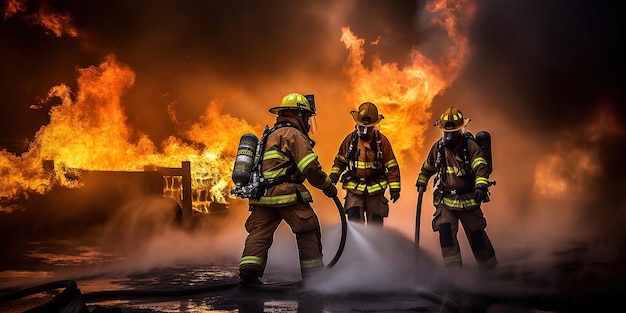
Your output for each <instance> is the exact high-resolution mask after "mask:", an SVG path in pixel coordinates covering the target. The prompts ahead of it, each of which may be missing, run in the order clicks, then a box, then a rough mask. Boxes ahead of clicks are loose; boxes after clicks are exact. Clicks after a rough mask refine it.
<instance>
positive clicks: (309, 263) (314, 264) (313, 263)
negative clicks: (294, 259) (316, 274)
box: [300, 258, 324, 269]
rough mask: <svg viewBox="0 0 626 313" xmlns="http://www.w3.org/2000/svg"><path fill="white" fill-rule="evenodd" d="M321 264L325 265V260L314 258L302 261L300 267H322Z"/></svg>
mask: <svg viewBox="0 0 626 313" xmlns="http://www.w3.org/2000/svg"><path fill="white" fill-rule="evenodd" d="M320 266H324V262H323V261H322V259H321V258H319V259H314V260H305V261H300V267H301V268H304V269H309V268H315V267H320Z"/></svg>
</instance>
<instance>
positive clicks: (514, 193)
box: [0, 0, 626, 288]
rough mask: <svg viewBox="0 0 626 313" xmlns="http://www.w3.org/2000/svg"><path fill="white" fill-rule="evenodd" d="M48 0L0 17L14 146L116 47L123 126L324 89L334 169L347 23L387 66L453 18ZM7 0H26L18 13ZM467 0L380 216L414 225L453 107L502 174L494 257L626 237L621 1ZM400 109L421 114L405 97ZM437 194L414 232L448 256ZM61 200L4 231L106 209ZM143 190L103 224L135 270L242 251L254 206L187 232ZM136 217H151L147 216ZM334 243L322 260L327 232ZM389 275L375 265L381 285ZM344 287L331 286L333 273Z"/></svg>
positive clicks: (259, 113)
mask: <svg viewBox="0 0 626 313" xmlns="http://www.w3.org/2000/svg"><path fill="white" fill-rule="evenodd" d="M41 3H43V2H41V1H5V2H4V5H5V7H4V8H5V15H4V19H3V20H1V21H0V41H1V42H2V46H3V47H11V49H2V50H0V66H1V67H2V68H3V71H2V73H0V78H1V79H2V81H3V85H2V87H1V90H2V94H3V97H4V100H3V103H2V109H3V114H0V134H1V136H0V143H1V146H2V148H5V149H7V150H8V151H9V152H14V153H16V154H20V153H22V152H24V151H26V150H27V149H28V148H29V146H28V142H29V141H30V140H32V138H33V137H34V135H35V133H36V132H37V131H38V130H39V129H40V128H41V127H42V125H46V124H47V123H48V122H49V121H50V116H49V112H50V111H51V110H52V109H53V108H54V107H58V103H54V102H51V101H49V100H45V99H46V95H47V94H48V92H49V90H50V88H51V86H57V85H60V84H65V85H67V86H68V87H69V88H68V89H69V90H77V88H76V85H77V84H78V82H76V76H77V75H78V74H77V70H76V69H85V68H89V67H91V66H94V65H97V64H101V63H102V60H103V59H105V58H106V57H107V56H109V55H114V56H115V57H116V59H117V60H119V62H120V63H121V64H125V65H128V67H130V69H131V70H132V71H133V72H134V73H135V80H134V85H133V86H132V88H130V89H129V90H128V91H127V92H126V93H125V94H124V97H123V99H121V100H120V102H121V105H122V106H123V111H124V112H123V113H124V114H125V116H127V120H126V123H127V124H128V125H129V126H130V128H132V129H135V130H138V132H140V133H142V134H144V133H145V134H147V136H148V137H149V139H150V141H151V142H156V143H160V142H163V140H164V139H166V138H169V137H170V136H171V135H172V134H175V133H177V131H179V129H178V128H179V127H181V125H193V123H194V122H196V121H198V120H200V119H201V117H202V116H204V115H205V114H204V113H205V112H207V111H208V109H207V104H210V103H214V100H215V99H226V100H224V103H226V104H225V105H223V106H222V107H220V109H221V112H222V113H224V114H230V115H232V116H234V117H236V118H239V119H241V120H244V121H247V122H248V123H249V124H250V125H253V126H257V127H258V126H264V125H266V124H271V123H273V117H272V116H271V115H270V114H267V108H268V107H270V106H274V105H277V104H278V102H279V101H280V98H281V97H282V95H284V94H286V93H289V92H294V91H297V92H302V93H315V95H316V100H317V104H318V110H319V113H318V116H317V120H318V123H319V132H318V134H316V135H315V136H314V139H315V140H316V141H317V142H318V144H317V146H316V148H315V150H316V152H317V153H318V154H319V155H320V160H321V161H322V164H323V165H324V168H325V169H328V168H330V165H331V162H332V158H333V157H334V155H335V153H336V151H337V147H338V145H339V143H340V139H341V138H340V137H342V136H343V135H344V134H346V133H347V132H349V131H351V130H352V127H353V121H352V120H351V118H350V116H349V114H348V112H349V111H350V110H352V109H354V108H355V107H356V106H357V105H358V103H351V102H352V101H353V100H352V99H353V98H351V96H354V95H350V91H351V83H352V82H351V80H350V79H349V78H348V77H346V76H345V75H344V74H345V73H344V72H343V68H344V66H345V63H346V60H347V59H348V55H349V51H347V50H346V47H345V45H344V44H343V43H342V42H341V35H342V33H341V29H342V27H350V29H351V30H352V31H353V32H354V34H355V36H357V37H358V38H360V39H363V40H364V42H366V43H367V44H365V45H364V46H363V47H364V58H363V60H362V63H363V64H362V65H363V67H364V68H365V69H369V68H370V66H371V63H372V62H373V61H374V60H376V59H378V60H380V62H381V64H382V65H388V64H395V63H397V65H399V66H398V67H399V68H403V66H404V65H406V64H408V63H410V62H412V60H413V59H412V51H413V49H417V50H419V51H421V52H422V53H423V54H424V55H425V56H427V57H429V58H431V59H437V58H438V57H440V56H441V55H443V54H444V53H445V48H442V47H444V46H445V45H442V44H441V43H442V39H441V38H446V36H445V35H443V32H444V31H443V30H441V29H440V28H439V27H434V26H433V25H432V23H429V21H430V19H429V17H430V16H428V15H427V14H425V13H426V12H425V9H424V6H425V3H423V1H397V2H389V1H384V2H383V1H364V0H361V1H356V0H354V1H297V2H295V1H294V2H288V1H278V0H272V1H262V2H259V1H229V2H224V1H220V2H216V1H205V2H202V3H195V2H194V3H193V4H191V3H190V4H180V3H176V2H175V1H151V2H150V4H149V5H146V4H145V3H141V2H129V1H121V0H119V1H117V0H116V1H88V2H87V1H55V2H54V3H50V4H49V5H43V6H42V5H40V4H41ZM9 4H11V5H16V4H17V5H16V6H11V8H12V10H8V7H7V6H8V5H9ZM475 4H476V11H475V14H474V19H473V22H472V24H471V27H470V28H469V34H470V37H469V42H468V44H469V57H470V58H469V59H468V60H467V62H466V66H465V68H464V69H463V71H462V72H461V74H460V76H459V77H458V78H457V79H456V80H455V81H454V82H453V84H452V86H449V87H448V88H445V90H442V91H441V93H440V94H439V96H437V97H436V98H435V99H434V101H433V102H432V104H430V103H429V104H428V106H425V107H423V108H421V109H423V112H422V111H420V119H419V120H420V121H422V119H424V120H429V122H427V123H426V124H425V125H426V126H428V127H427V128H426V132H425V134H418V135H423V136H424V137H425V140H424V142H425V144H424V147H422V148H421V149H415V150H414V151H412V153H413V154H414V156H413V157H414V159H415V160H417V161H414V160H412V159H411V158H405V159H404V161H406V163H402V164H400V166H401V170H402V193H401V195H402V197H401V199H400V200H399V201H398V202H397V203H394V204H391V212H390V217H389V218H388V219H387V220H386V221H385V223H386V224H385V225H386V227H388V228H391V229H395V230H398V231H399V232H400V233H401V234H402V235H403V236H404V237H408V238H411V237H412V236H413V231H414V226H415V225H414V222H415V216H414V214H415V203H416V197H417V195H416V192H415V189H414V187H413V186H414V183H415V179H416V177H417V171H418V170H419V166H420V165H421V164H420V162H421V160H423V159H424V157H425V156H426V152H427V150H428V149H427V148H428V147H429V143H432V142H434V141H435V140H436V139H437V137H438V136H439V133H438V132H437V131H436V129H435V128H434V127H430V126H429V125H432V124H431V122H434V120H433V118H431V117H428V114H431V115H432V117H437V116H438V115H439V113H440V112H442V111H443V109H444V108H445V107H447V106H452V105H454V106H457V107H459V108H460V109H461V110H462V111H463V113H464V114H465V115H466V116H468V117H470V118H471V119H472V122H471V123H470V125H469V130H470V131H472V132H474V133H476V132H477V131H479V130H488V131H489V132H490V133H491V134H492V138H493V155H494V174H493V176H492V179H494V180H496V181H497V185H496V186H494V187H492V190H491V191H492V202H490V203H488V204H485V205H484V206H483V210H484V211H485V214H486V217H487V220H488V225H489V226H488V228H487V232H488V234H489V235H490V238H491V239H492V242H493V243H494V246H495V248H496V253H497V254H498V257H499V259H500V260H501V262H503V263H505V264H506V263H507V262H515V261H517V260H518V259H522V258H528V257H529V255H530V256H531V257H537V258H541V257H544V256H545V254H546V253H551V252H553V251H555V250H561V249H567V248H568V247H570V246H571V245H575V244H577V243H579V242H594V241H600V242H607V241H608V242H609V243H610V245H619V244H620V242H622V241H624V239H625V237H626V232H624V231H623V229H624V228H623V227H621V224H620V223H621V221H622V220H623V219H624V218H626V216H625V215H626V203H625V201H624V199H623V198H622V197H620V195H621V191H622V190H623V189H624V187H626V180H625V179H624V175H623V172H624V171H623V170H621V169H620V166H619V164H620V163H621V162H620V161H621V159H622V158H623V155H624V152H625V151H624V150H625V149H624V145H623V142H624V139H626V138H624V137H625V136H626V133H625V130H624V126H623V122H622V120H623V118H624V117H625V115H626V114H625V113H626V112H624V110H625V106H624V105H623V104H624V100H625V99H624V90H623V88H622V86H623V73H624V72H625V71H624V67H623V62H620V61H621V58H622V56H623V55H626V53H624V52H625V51H624V48H623V47H622V44H621V42H620V40H621V38H624V29H626V27H624V19H623V17H622V15H623V8H622V6H623V5H622V4H621V3H618V2H613V1H599V2H597V1H596V2H594V3H589V2H585V1H551V2H546V1H540V0H531V1H516V0H505V1H493V0H479V1H476V2H475ZM7 12H11V13H10V14H7ZM37 12H48V13H50V12H52V13H55V15H53V16H56V17H58V18H59V19H57V20H56V21H58V22H62V23H65V24H64V25H65V26H63V27H60V28H53V27H52V25H56V24H46V23H42V22H35V21H36V20H34V18H36V17H38V16H40V15H37V14H35V13H37ZM75 35H76V36H75ZM442 35H443V36H442ZM383 67H384V66H383ZM399 87H400V89H403V88H404V86H399ZM389 108H390V109H389V110H392V109H393V106H390V107H389ZM407 112H412V113H414V112H413V111H412V110H411V107H409V108H408V111H407ZM382 113H383V114H384V115H387V116H389V115H388V113H387V112H382ZM422 113H423V114H422ZM172 117H175V119H174V120H173V119H172ZM211 117H213V118H215V116H214V115H211ZM390 120H391V119H386V120H385V121H384V122H383V123H385V122H386V121H390ZM411 122H415V121H414V120H412V121H411ZM209 125H213V124H210V123H209ZM217 125H219V124H217ZM399 128H400V129H401V130H402V127H399ZM201 131H206V132H211V129H201ZM420 131H421V130H420ZM338 134H341V136H338ZM410 135H415V134H410ZM234 144H235V143H233V145H234ZM392 144H393V142H392ZM408 151H409V152H408V153H411V149H408ZM6 153H7V152H6V151H3V152H2V155H4V154H6ZM6 159H7V160H9V161H11V160H14V158H13V157H7V158H6ZM9 161H7V162H9ZM429 191H430V190H429ZM341 192H342V191H340V193H341ZM313 194H314V198H315V202H314V205H313V206H314V208H315V209H316V210H318V213H319V215H320V219H321V221H322V225H323V226H326V225H336V224H337V220H336V209H335V208H334V205H333V204H332V202H331V201H330V200H328V199H326V198H325V197H324V196H323V195H322V194H321V193H319V192H317V191H316V190H313ZM89 195H92V194H91V193H89ZM430 197H431V196H430V193H429V192H427V194H426V195H425V197H424V202H423V212H422V219H421V221H422V241H423V244H422V245H423V246H424V248H425V249H427V250H432V251H437V252H438V250H439V247H438V241H437V238H436V236H437V234H436V233H433V232H432V231H431V229H430V225H429V224H430V223H429V222H430V219H431V214H432V211H431V210H432V205H431V204H430V199H431V198H430ZM60 198H62V197H59V198H54V199H55V200H58V202H56V203H55V205H54V207H50V206H46V205H44V204H45V200H38V201H32V200H33V199H30V200H31V201H32V203H34V204H33V205H40V208H43V209H40V210H39V211H38V212H37V214H38V215H39V216H28V217H24V218H21V217H20V218H18V217H17V215H18V214H17V212H16V213H15V214H13V216H12V219H11V220H12V221H14V220H15V218H17V220H19V223H18V224H21V225H27V226H17V225H7V228H5V230H4V232H5V233H14V234H26V233H29V234H30V233H31V232H33V233H34V232H41V233H42V234H43V233H50V234H62V233H63V232H64V229H63V225H67V224H69V223H71V222H74V221H76V222H77V224H78V225H80V223H81V222H84V223H85V224H89V225H93V224H91V222H92V221H94V220H97V219H98V218H100V217H102V216H104V217H108V216H109V215H108V213H107V212H105V210H103V209H102V208H101V207H99V206H98V207H97V210H93V212H92V213H97V214H92V215H91V216H88V217H85V214H78V212H79V209H78V208H83V207H84V205H85V203H86V202H87V201H88V200H90V199H89V198H91V196H87V197H85V198H84V199H82V198H80V197H79V198H78V199H77V198H73V199H70V200H59V199H60ZM36 200H37V199H36ZM108 201H110V199H107V201H103V203H102V205H103V206H104V204H110V202H108ZM76 202H78V203H76ZM148 202H149V203H146V202H140V203H132V204H128V203H125V202H124V203H122V204H119V206H116V207H115V208H116V209H119V208H121V207H124V209H123V210H122V212H125V213H127V212H133V213H132V214H125V213H120V214H122V216H125V217H126V218H121V217H120V216H119V215H113V217H112V219H111V221H112V224H108V225H105V226H104V227H103V228H99V230H101V231H102V233H103V234H106V236H103V239H108V240H110V241H109V242H105V246H107V247H109V248H110V249H113V250H115V251H118V252H120V253H122V254H127V255H131V256H132V260H135V261H137V263H133V264H131V265H129V268H137V269H141V268H142V266H145V267H153V266H165V265H167V264H173V263H176V262H179V261H181V260H185V261H198V260H204V261H209V260H210V261H213V260H217V259H220V258H222V257H223V258H226V259H237V258H238V257H239V255H238V254H239V253H240V251H241V248H242V244H243V238H244V236H245V233H244V230H243V227H242V225H243V220H244V216H245V213H246V212H247V211H246V209H245V208H244V205H231V210H230V211H231V212H236V213H235V214H233V216H234V218H232V220H231V219H224V220H220V221H219V223H216V224H218V225H222V226H221V227H223V228H220V230H221V231H219V232H218V233H219V234H216V233H214V232H211V230H210V229H211V227H209V226H208V225H203V227H199V228H198V229H197V230H196V231H195V232H193V233H191V234H189V233H185V232H182V231H180V230H179V229H177V228H176V227H174V226H172V224H173V223H172V219H175V215H174V216H172V215H171V212H172V211H171V210H169V209H167V208H163V206H166V207H167V204H164V203H152V201H148ZM77 204H78V205H77ZM133 208H139V210H133ZM155 212H158V213H157V214H154V213H155ZM105 213H106V214H105ZM148 213H151V214H148ZM135 214H137V215H135ZM144 214H145V215H144ZM77 216H80V217H81V218H85V219H86V220H82V221H81V220H80V219H79V218H77ZM46 218H48V219H46ZM143 219H146V224H145V225H143V223H140V222H139V221H141V220H143ZM5 220H7V219H5ZM68 220H69V221H71V222H68ZM107 221H108V220H107ZM148 221H150V222H148ZM174 224H175V223H174ZM209 224H211V223H209ZM205 226H206V227H205ZM213 226H214V225H213ZM144 227H145V228H144ZM25 228H26V229H25ZM334 231H335V233H333V229H332V228H330V229H329V230H328V234H329V237H328V238H330V239H329V240H335V239H336V238H338V236H336V229H334ZM324 236H325V238H326V232H325V233H324ZM349 236H350V237H354V238H353V241H351V242H350V244H348V245H347V247H346V248H347V250H346V252H345V253H346V254H345V256H344V258H346V259H345V260H344V259H343V258H342V263H343V261H346V260H348V259H351V258H356V256H359V255H360V254H359V253H362V252H359V251H357V250H356V249H357V247H359V248H360V249H361V250H362V249H367V245H361V244H360V242H359V241H357V239H363V240H364V241H368V240H369V241H376V239H375V238H370V234H369V233H368V232H367V231H361V229H360V228H359V227H355V226H354V225H352V226H351V230H350V234H349ZM388 236H389V237H385V238H387V239H389V240H390V241H392V242H396V241H397V242H399V245H403V246H401V247H396V248H398V249H396V250H393V251H386V250H383V251H386V252H388V254H389V255H398V254H403V253H408V252H407V249H408V243H407V242H406V241H405V240H403V238H397V237H402V236H397V234H394V235H388ZM461 236H462V233H461ZM129 238H132V240H129ZM283 238H285V239H284V240H287V241H288V242H291V240H292V239H291V238H292V237H291V236H290V235H289V231H288V230H285V229H282V228H281V230H280V232H279V233H278V234H277V245H276V247H275V248H273V255H274V256H275V257H274V258H272V261H271V262H275V263H276V264H277V265H280V266H286V267H287V268H289V266H291V267H292V269H294V271H295V270H296V267H297V265H294V264H297V263H294V262H295V261H294V258H295V256H296V253H295V252H294V251H295V248H294V246H293V245H283V244H281V243H282V242H281V240H283ZM113 239H115V240H113ZM135 239H137V241H136V242H133V240H135ZM139 239H141V240H139ZM325 240H326V239H325ZM461 242H462V245H463V244H464V243H465V242H464V241H463V240H461ZM291 244H293V243H292V242H291ZM381 245H382V246H385V247H387V246H388V245H384V244H381ZM326 246H327V247H328V251H327V250H326V248H325V254H326V256H328V255H329V254H330V253H332V252H333V245H332V244H326V245H325V247H326ZM353 248H354V249H353ZM389 249H392V247H389ZM463 249H464V250H463V255H464V262H465V261H467V262H466V263H471V252H469V251H468V250H467V249H468V248H467V245H463ZM370 252H371V253H372V255H373V256H374V257H372V260H371V263H367V265H368V266H372V267H373V268H376V269H378V271H379V272H380V273H385V275H389V277H397V275H398V274H397V273H396V272H393V271H392V272H389V271H391V270H390V269H387V268H385V267H383V266H382V265H380V264H383V263H385V262H391V261H390V260H388V259H387V258H386V256H385V255H379V254H378V252H377V251H370ZM375 257H378V259H377V260H376V258H375ZM138 260H140V261H138ZM282 260H285V262H283V261H282ZM375 260H376V261H375ZM292 261H294V262H292ZM342 263H340V264H338V265H337V270H339V269H345V271H346V273H343V272H342V273H341V274H342V275H344V274H345V275H346V276H347V277H352V276H353V275H351V269H350V268H349V267H348V268H344V267H343V266H344V264H342ZM408 263H410V262H409V261H407V264H403V266H402V267H400V268H399V269H401V270H408V269H407V267H406V266H404V265H408ZM127 265H128V264H127ZM122 267H123V266H122V265H120V268H122ZM268 270H270V273H271V268H269V269H268ZM383 276H384V275H381V276H380V277H379V276H372V277H375V278H376V279H381V280H382V281H384V282H389V281H388V280H386V278H385V277H383ZM346 281H348V280H347V279H346ZM357 281H358V280H357ZM382 286H385V287H386V285H384V284H383V285H382ZM340 287H341V286H340V284H339V283H337V285H334V286H333V285H329V286H328V288H340ZM343 287H345V288H353V287H354V288H357V287H358V286H352V285H351V286H343Z"/></svg>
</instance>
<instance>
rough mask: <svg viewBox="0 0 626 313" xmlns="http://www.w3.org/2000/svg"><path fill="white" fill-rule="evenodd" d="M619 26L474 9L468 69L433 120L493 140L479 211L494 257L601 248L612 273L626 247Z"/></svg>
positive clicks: (574, 15)
mask: <svg viewBox="0 0 626 313" xmlns="http://www.w3.org/2000/svg"><path fill="white" fill-rule="evenodd" d="M623 14H624V10H623V5H622V4H618V3H613V2H609V1H601V2H600V3H594V4H593V5H592V4H590V3H587V2H584V1H567V2H565V1H556V2H554V1H553V2H549V3H547V2H545V1H478V2H477V10H476V14H475V16H474V22H473V24H472V28H471V30H470V50H471V58H470V60H469V62H468V64H467V67H466V69H465V71H464V72H463V73H462V74H461V76H460V77H459V79H458V80H457V81H456V82H455V84H454V86H452V87H451V88H449V89H448V90H447V92H446V94H445V95H443V96H441V97H439V98H437V99H436V100H435V102H434V104H433V108H434V109H435V110H442V111H443V109H444V108H445V107H446V106H450V105H454V106H457V107H459V108H461V109H462V110H463V112H464V114H465V115H466V116H468V117H470V118H471V119H472V122H471V123H470V125H469V127H468V128H469V130H471V131H473V132H474V133H475V132H477V131H479V130H488V131H490V132H491V134H492V140H493V150H494V152H493V154H494V174H493V176H492V179H495V180H496V181H497V185H496V186H494V187H492V195H493V201H492V203H488V204H485V205H484V206H483V209H484V211H485V212H486V216H487V219H488V223H489V226H488V229H487V231H488V233H489V234H490V236H491V238H493V239H494V241H495V242H496V243H495V245H496V252H498V250H499V251H500V256H501V257H502V256H503V254H505V253H506V256H505V257H506V258H507V259H508V258H509V257H510V258H512V259H513V260H514V259H515V258H516V257H517V256H516V254H518V253H519V251H520V250H521V251H523V250H526V251H531V252H530V253H531V254H534V255H537V254H542V253H544V252H549V251H552V252H554V251H562V250H568V249H571V248H572V247H576V246H579V245H588V246H591V247H593V246H596V245H608V246H612V247H613V249H614V251H613V253H612V255H611V256H609V257H607V260H609V261H611V260H614V259H615V258H616V255H617V254H618V253H619V252H618V251H619V250H620V249H621V248H620V246H621V245H622V244H623V242H624V241H625V240H626V232H624V231H623V227H622V226H621V221H622V220H623V218H624V216H625V214H626V202H625V201H624V199H623V197H620V196H619V194H620V193H621V192H620V190H623V189H624V187H626V180H625V179H624V175H623V173H624V171H623V170H622V169H620V166H619V164H620V163H621V162H620V161H619V159H620V158H621V155H623V153H624V152H625V149H624V145H623V144H622V143H623V142H624V140H625V139H626V132H625V129H624V126H623V123H622V122H621V120H622V119H623V118H624V117H625V116H626V114H625V113H626V112H625V111H624V105H623V104H624V100H625V95H624V90H623V88H622V87H620V86H622V85H623V81H624V80H623V73H624V67H623V64H622V63H623V62H621V59H622V58H623V57H622V56H623V55H624V48H623V47H621V46H622V45H621V44H620V38H623V36H624V29H626V28H625V27H624V19H623ZM432 133H433V136H436V133H435V132H434V131H432ZM512 243H514V245H517V246H518V247H517V248H512V246H511V244H512ZM498 247H500V249H498ZM505 247H506V248H505ZM516 251H517V252H516ZM518 256H519V255H518ZM544 256H545V255H544ZM594 257H595V256H594V255H592V252H589V254H588V255H586V256H585V258H587V259H593V258H594ZM501 259H502V258H501Z"/></svg>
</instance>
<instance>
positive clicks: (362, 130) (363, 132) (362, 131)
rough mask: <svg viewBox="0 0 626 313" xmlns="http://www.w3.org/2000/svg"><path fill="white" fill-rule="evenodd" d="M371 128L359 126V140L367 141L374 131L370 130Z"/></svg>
mask: <svg viewBox="0 0 626 313" xmlns="http://www.w3.org/2000/svg"><path fill="white" fill-rule="evenodd" d="M370 128H371V127H367V126H360V125H359V126H357V131H358V133H359V138H361V139H362V140H365V139H367V138H368V137H369V135H370V134H371V133H372V130H371V129H370Z"/></svg>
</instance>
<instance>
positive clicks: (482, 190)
mask: <svg viewBox="0 0 626 313" xmlns="http://www.w3.org/2000/svg"><path fill="white" fill-rule="evenodd" d="M469 122H470V119H468V118H466V117H464V116H463V113H461V111H460V110H459V109H457V108H455V107H450V108H448V109H446V110H445V111H444V112H443V114H441V117H439V119H438V120H437V122H436V123H435V126H436V127H438V128H439V129H440V130H441V139H439V140H437V142H435V143H434V144H433V146H432V148H431V149H430V152H429V153H428V156H427V157H426V160H425V161H424V163H423V165H422V168H421V171H420V173H419V175H418V177H417V183H416V186H417V189H418V192H424V191H425V190H426V185H427V184H428V180H429V179H430V177H431V176H433V175H435V174H436V178H435V179H434V184H433V186H435V190H434V192H433V205H434V206H435V213H434V215H433V216H434V218H433V221H432V227H433V231H435V232H439V243H440V246H441V254H442V256H443V263H444V265H445V266H446V267H454V266H458V267H461V266H463V262H462V260H461V250H460V247H459V242H458V240H457V233H458V230H459V221H461V224H462V225H463V229H464V231H465V235H466V236H467V239H468V241H469V243H470V247H471V249H472V252H473V254H474V257H475V259H476V261H477V262H478V264H479V267H480V268H493V267H495V266H496V264H497V260H496V255H495V252H494V249H493V246H492V245H491V241H490V240H489V237H488V236H487V233H486V232H485V228H486V227H487V220H486V219H485V216H484V214H483V211H482V210H481V203H482V202H484V201H489V198H488V197H489V189H488V188H489V185H490V183H489V170H488V164H487V161H486V160H485V157H484V155H483V151H482V150H481V148H480V147H479V146H478V144H476V142H474V141H473V140H469V139H468V136H466V133H465V127H466V126H467V124H468V123H469ZM467 134H469V133H467Z"/></svg>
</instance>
